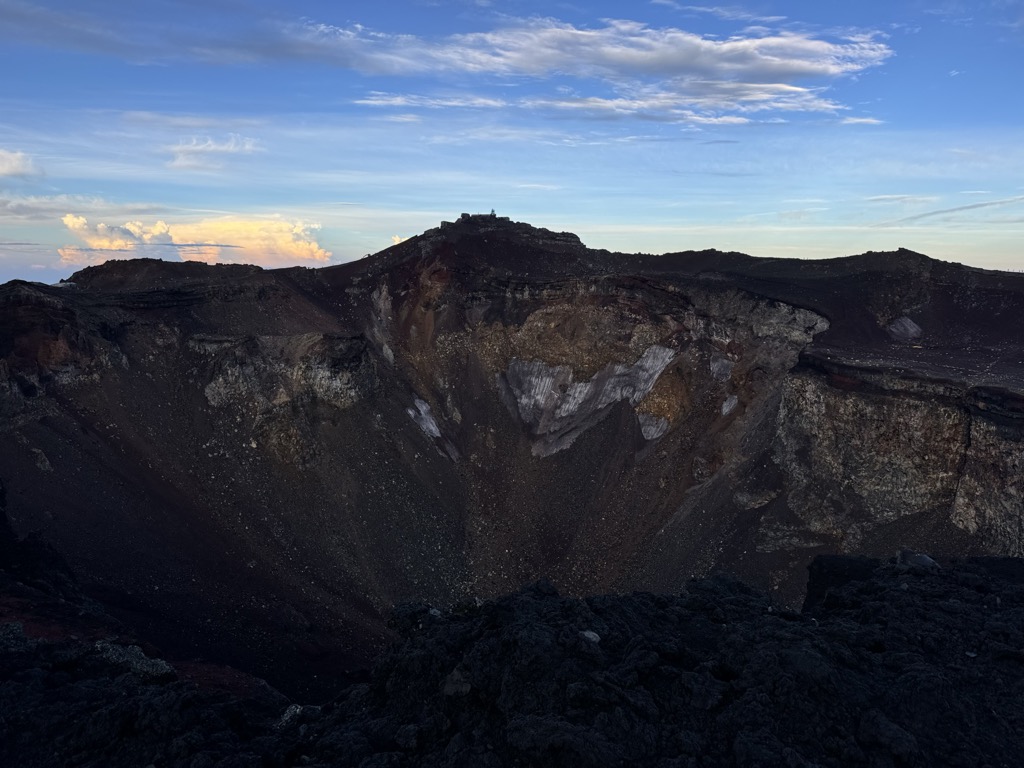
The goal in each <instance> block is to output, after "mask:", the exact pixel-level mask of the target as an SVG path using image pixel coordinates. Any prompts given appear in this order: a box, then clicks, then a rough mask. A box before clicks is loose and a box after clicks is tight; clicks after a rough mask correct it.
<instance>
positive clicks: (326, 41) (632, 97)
mask: <svg viewBox="0 0 1024 768" xmlns="http://www.w3.org/2000/svg"><path fill="white" fill-rule="evenodd" d="M720 10H721V9H720ZM755 32H756V34H748V35H747V36H743V35H738V36H735V37H730V38H729V39H726V40H715V39H710V38H708V37H702V36H700V35H697V34H694V33H692V32H687V31H685V30H682V29H676V28H653V27H650V26H648V25H646V24H643V23H640V22H635V21H628V20H610V21H607V22H605V26H603V27H598V28H583V27H576V26H574V25H572V24H568V23H565V22H560V21H558V20H555V19H548V18H540V19H526V20H518V21H515V22H513V23H510V24H509V25H507V26H504V27H501V28H498V29H495V30H492V31H489V32H474V33H468V34H461V35H452V36H450V37H447V38H444V39H441V40H428V39H426V38H420V37H416V36H412V35H401V36H397V35H385V34H381V33H371V32H369V31H368V30H366V29H365V28H363V27H358V26H356V27H348V28H342V27H334V26H330V25H325V24H304V25H296V26H292V27H290V28H288V30H287V34H288V35H290V36H292V37H294V38H295V40H296V41H297V43H298V42H300V43H301V44H302V48H303V50H305V51H306V52H307V55H309V56H311V57H314V58H318V59H321V60H324V61H327V62H330V63H333V64H335V65H338V66H344V67H350V68H354V69H359V70H362V71H365V72H369V73H374V74H385V75H409V74H420V75H437V74H441V73H455V74H461V75H479V76H491V77H494V76H498V77H508V78H532V79H536V80H546V79H548V78H552V77H555V76H571V77H575V78H579V79H582V80H591V81H597V82H599V83H601V84H602V85H603V88H604V89H606V88H609V87H610V88H611V89H612V90H613V91H615V92H616V94H617V95H616V97H613V98H608V97H606V96H603V95H602V96H589V97H588V96H583V97H580V98H583V99H588V98H589V99H597V100H600V101H604V102H607V103H614V104H615V109H616V110H617V111H622V112H623V113H632V112H635V111H636V110H635V109H633V108H632V107H631V105H630V103H629V102H630V101H637V100H638V99H639V100H646V101H648V102H649V101H650V94H654V95H655V96H658V97H660V98H664V99H666V100H667V101H669V102H671V105H672V106H673V107H674V108H684V109H686V108H688V109H697V110H717V111H719V112H722V111H753V110H757V111H764V110H769V109H777V110H788V111H793V110H796V111H826V112H832V111H835V110H837V109H840V108H841V105H839V104H836V103H835V102H833V101H831V100H829V99H825V98H823V97H822V96H821V95H820V86H819V87H817V88H816V87H811V86H808V85H804V84H803V83H804V82H806V81H810V80H816V81H828V80H834V79H836V78H839V77H843V76H848V75H854V74H856V73H859V72H862V71H863V70H865V69H868V68H870V67H874V66H877V65H879V64H881V63H882V62H884V61H885V60H886V59H887V58H888V57H889V56H890V55H891V54H892V51H891V49H890V48H889V47H888V46H887V45H885V44H884V43H881V42H878V41H877V40H875V39H874V38H873V36H872V35H871V34H865V33H860V34H858V35H857V36H856V37H855V39H849V38H846V39H843V40H841V41H832V40H827V39H825V38H823V37H816V36H814V35H812V34H811V33H807V32H778V33H774V34H770V33H766V31H765V30H763V29H759V30H755ZM645 92H649V93H645ZM357 103H361V104H367V105H373V106H395V107H406V108H407V107H415V106H423V107H451V106H457V107H501V106H505V105H506V101H505V100H503V99H491V98H486V97H475V96H457V97H451V96H440V97H434V96H409V95H405V96H396V95H391V94H384V93H373V94H370V95H369V96H367V97H365V98H363V99H360V100H358V102H357ZM516 103H518V104H520V105H522V104H523V103H524V102H516ZM525 103H528V104H532V105H534V106H536V105H546V104H551V105H555V106H562V105H564V104H568V103H570V102H568V101H566V100H564V99H561V98H552V99H545V98H538V99H533V100H531V101H528V102H525ZM644 109H645V108H642V109H641V110H640V111H644Z"/></svg>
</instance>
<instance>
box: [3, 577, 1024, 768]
mask: <svg viewBox="0 0 1024 768" xmlns="http://www.w3.org/2000/svg"><path fill="white" fill-rule="evenodd" d="M0 575H2V577H3V584H2V587H3V589H2V595H3V598H2V603H0V604H2V606H3V607H4V612H3V615H2V619H3V621H4V622H6V623H3V624H0V713H2V715H0V763H2V764H4V765H18V766H26V767H30V766H57V765H61V766H63V765H76V766H146V765H152V766H154V767H159V766H194V767H195V768H199V767H200V766H203V767H207V766H224V767H226V766H285V765H321V766H327V765H331V766H362V767H363V768H369V767H370V766H495V767H497V766H561V765H564V766H614V765H649V766H661V767H663V768H669V767H672V768H676V767H680V768H681V767H682V766H698V765H700V766H717V765H729V766H733V765H735V766H779V765H781V766H925V765H946V766H993V767H994V766H1010V765H1017V764H1019V758H1020V755H1022V754H1024V563H1022V562H1021V561H1019V560H1011V559H992V558H976V559H969V560H964V561H960V562H956V563H950V564H947V565H946V566H945V567H942V568H938V567H931V568H929V567H920V566H916V565H901V564H882V563H880V562H879V561H877V560H868V559H866V558H860V559H856V558H846V557H822V558H818V559H817V560H816V561H815V563H814V565H813V566H812V568H811V581H810V584H809V589H808V601H807V604H806V605H805V608H804V611H803V612H802V613H797V612H793V611H788V610H784V609H780V608H778V607H777V606H774V605H773V604H772V603H771V602H770V601H769V599H768V598H766V597H764V596H763V595H761V594H759V593H757V592H755V591H753V590H751V589H749V588H748V587H746V586H744V585H743V584H741V583H740V582H738V581H735V580H732V579H730V578H728V577H724V576H716V577H712V578H708V579H704V580H697V581H693V582H691V583H690V585H689V586H688V587H687V589H686V590H685V592H683V593H682V594H681V595H676V596H669V595H652V594H633V595H626V596H605V597H592V598H587V599H574V598H567V597H561V596H559V595H558V593H557V592H556V591H555V590H554V589H553V588H552V587H551V586H550V585H549V584H547V583H546V582H540V583H537V584H535V585H533V586H531V587H528V588H526V589H524V590H522V591H521V592H519V593H517V594H514V595H510V596H508V597H504V598H501V599H498V600H494V601H488V602H485V603H482V604H469V605H465V606H462V607H461V608H458V609H456V610H454V611H452V612H451V613H449V614H446V615H445V614H442V613H441V612H440V611H438V610H436V609H432V608H430V607H429V606H423V605H420V606H407V607H404V608H401V609H399V610H398V611H396V613H395V615H394V617H393V620H392V623H393V626H394V628H395V629H396V630H397V631H398V633H399V635H400V637H401V640H400V642H399V643H397V644H396V645H395V646H393V648H392V649H391V650H390V651H389V652H388V653H387V654H386V655H385V656H384V657H383V658H382V659H380V660H379V662H378V664H377V666H376V667H375V669H374V671H373V673H372V676H371V678H370V680H369V682H367V683H361V684H356V685H350V686H348V687H347V688H345V689H344V690H342V691H341V693H340V695H338V696H337V698H335V699H334V700H333V701H332V702H330V703H328V704H326V705H323V706H302V705H300V704H297V703H294V702H290V701H288V700H287V699H286V698H285V697H283V696H281V695H280V694H277V693H276V692H274V691H273V690H272V689H270V688H269V687H267V686H265V685H261V684H259V683H258V681H254V680H253V679H252V678H246V677H245V676H244V675H240V674H237V673H236V674H235V676H234V677H232V675H231V673H230V671H229V670H224V669H220V670H219V671H217V668H214V667H212V666H210V667H207V668H205V669H203V665H196V664H192V665H188V664H180V663H179V664H168V663H166V662H163V661H161V660H158V659H155V658H151V657H150V656H148V655H147V654H146V653H144V652H143V650H142V649H141V648H139V647H138V646H133V645H131V644H130V641H129V640H127V639H125V638H118V637H111V636H109V635H108V636H107V637H106V638H104V639H95V638H96V637H97V630H96V628H95V627H96V625H95V621H96V619H95V616H93V617H92V618H89V615H88V614H89V610H87V608H88V606H86V607H84V608H79V609H78V610H77V611H69V606H74V605H75V599H74V597H73V596H71V598H70V599H69V598H68V594H67V592H66V591H65V592H64V593H63V595H58V594H57V593H56V592H54V591H53V590H51V589H48V588H47V586H46V584H41V583H39V582H36V583H35V585H28V584H26V583H24V582H22V581H19V580H18V578H17V574H12V573H11V572H10V570H8V572H7V573H4V574H0ZM40 616H46V617H48V620H49V622H50V623H49V624H48V625H47V626H48V627H49V631H47V632H43V631H41V630H40V627H41V626H43V625H44V624H45V623H46V622H44V621H42V620H41V619H39V617H40ZM61 616H63V617H64V618H60V617H61ZM69 616H70V618H69ZM76 616H77V618H75V617H76ZM87 620H89V621H93V629H92V630H91V631H92V634H91V635H82V634H64V635H61V634H60V633H59V632H57V631H56V629H58V628H59V627H60V626H64V627H65V628H67V632H68V633H70V632H72V631H74V632H89V631H90V630H82V629H80V628H75V627H74V626H72V625H73V624H74V622H75V621H80V622H84V621H87ZM100 634H102V633H100ZM197 670H198V671H197Z"/></svg>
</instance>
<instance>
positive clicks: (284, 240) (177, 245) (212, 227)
mask: <svg viewBox="0 0 1024 768" xmlns="http://www.w3.org/2000/svg"><path fill="white" fill-rule="evenodd" d="M62 221H63V223H64V226H65V227H67V229H68V231H69V232H70V233H72V234H73V235H74V236H75V237H76V238H78V239H79V241H80V242H81V243H83V245H68V246H65V247H64V248H60V249H58V252H59V253H60V257H61V263H62V264H67V265H78V266H81V265H87V264H100V263H102V262H104V261H106V260H107V259H109V258H125V257H129V258H130V257H138V256H150V257H155V258H167V257H168V256H172V255H176V256H177V257H179V258H181V259H183V260H186V261H205V262H207V263H211V264H212V263H245V264H259V265H261V266H265V267H281V266H289V265H294V264H309V263H323V262H326V261H327V260H328V259H329V258H330V256H331V253H330V252H329V251H327V250H325V249H324V248H322V247H321V246H320V244H319V243H318V242H317V239H316V233H317V230H318V229H319V225H318V224H312V223H309V222H304V221H288V220H285V219H276V218H274V219H240V218H224V219H204V220H202V221H196V222H178V223H170V224H169V223H167V222H165V221H157V222H155V223H153V224H144V223H143V222H141V221H129V222H126V223H124V224H121V225H109V224H105V223H102V222H101V223H98V224H90V223H89V221H88V219H86V217H84V216H78V215H76V214H72V213H69V214H66V215H65V216H64V217H63V219H62Z"/></svg>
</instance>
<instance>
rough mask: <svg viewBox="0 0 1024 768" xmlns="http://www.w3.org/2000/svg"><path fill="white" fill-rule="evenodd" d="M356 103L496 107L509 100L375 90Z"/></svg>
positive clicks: (440, 106)
mask: <svg viewBox="0 0 1024 768" xmlns="http://www.w3.org/2000/svg"><path fill="white" fill-rule="evenodd" d="M355 103H356V104H368V105H370V106H374V107H425V108H427V109H450V108H453V107H454V108H486V107H489V108H494V107H504V106H506V105H507V102H505V101H503V100H502V99H491V98H486V97H483V96H471V95H468V96H415V95H410V94H400V93H382V92H380V91H374V92H373V93H371V94H370V95H369V96H365V97H363V98H361V99H356V101H355Z"/></svg>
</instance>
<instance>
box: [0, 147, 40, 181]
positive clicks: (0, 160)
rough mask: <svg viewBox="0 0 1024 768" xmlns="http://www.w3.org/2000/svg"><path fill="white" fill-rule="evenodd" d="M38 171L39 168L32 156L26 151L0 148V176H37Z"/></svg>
mask: <svg viewBox="0 0 1024 768" xmlns="http://www.w3.org/2000/svg"><path fill="white" fill-rule="evenodd" d="M38 173H39V169H38V168H36V164H35V163H34V162H32V158H31V157H29V156H28V155H26V154H25V153H24V152H12V151H11V150H8V149H0V178H3V177H5V176H15V177H18V176H20V177H25V176H35V175H36V174H38Z"/></svg>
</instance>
